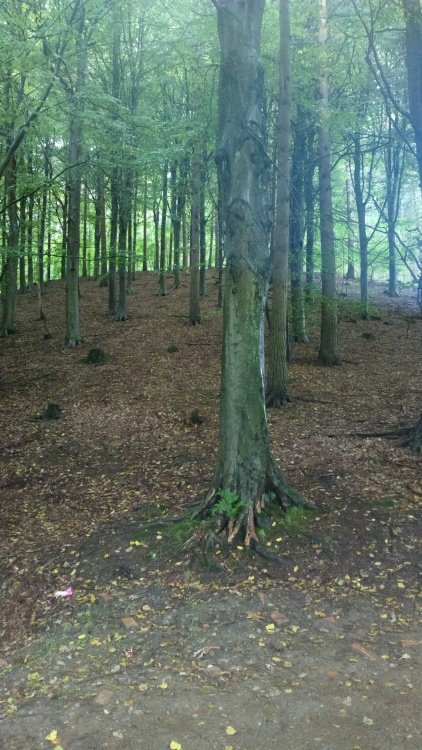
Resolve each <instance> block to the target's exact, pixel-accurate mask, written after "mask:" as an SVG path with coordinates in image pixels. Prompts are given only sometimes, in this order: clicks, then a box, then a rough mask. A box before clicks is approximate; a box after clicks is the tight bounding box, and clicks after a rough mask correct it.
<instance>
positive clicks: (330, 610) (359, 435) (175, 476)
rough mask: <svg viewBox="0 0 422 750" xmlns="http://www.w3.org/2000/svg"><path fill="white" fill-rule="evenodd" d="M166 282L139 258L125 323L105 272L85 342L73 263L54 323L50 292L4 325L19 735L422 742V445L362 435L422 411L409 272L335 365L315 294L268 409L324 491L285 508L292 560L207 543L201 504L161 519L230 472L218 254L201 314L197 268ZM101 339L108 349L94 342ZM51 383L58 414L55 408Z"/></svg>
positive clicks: (2, 504) (293, 472)
mask: <svg viewBox="0 0 422 750" xmlns="http://www.w3.org/2000/svg"><path fill="white" fill-rule="evenodd" d="M156 291H157V285H156V278H155V277H154V276H153V275H152V274H150V275H146V276H145V275H139V276H138V277H137V279H136V282H135V284H134V293H133V295H131V297H130V299H129V309H130V318H129V320H128V321H127V322H126V323H115V322H114V321H112V320H110V319H109V317H108V316H107V315H106V312H105V310H106V290H104V289H100V288H99V287H98V285H97V284H96V283H94V282H92V281H84V282H83V283H82V285H81V292H82V298H81V308H82V317H83V324H82V325H83V332H84V337H85V340H84V344H83V345H82V346H81V347H79V348H78V349H76V350H72V351H68V350H63V349H62V348H61V340H62V338H63V331H64V322H63V308H64V290H63V286H62V284H61V283H59V282H58V283H53V284H51V285H50V287H49V288H48V290H47V292H46V294H45V296H44V298H43V305H44V310H45V313H46V316H47V321H46V327H45V326H44V324H43V323H42V322H40V321H39V320H38V319H37V316H38V314H37V300H36V294H35V293H34V292H29V293H28V294H26V295H23V296H22V297H20V298H19V305H18V322H19V330H18V332H17V334H16V335H15V336H11V337H9V338H8V339H6V340H2V341H1V343H0V371H1V378H0V399H1V435H0V498H1V501H0V521H1V529H0V543H1V550H2V555H1V559H0V575H1V579H0V595H1V608H0V634H1V639H2V643H1V645H2V652H1V655H0V747H1V748H5V750H21V749H24V750H38V749H41V748H52V747H55V748H56V750H60V748H62V749H63V750H97V749H98V750H99V749H100V748H109V749H110V750H117V749H119V748H122V750H123V749H124V750H128V749H129V750H130V749H132V748H133V749H134V750H135V748H136V750H138V749H139V748H142V750H165V749H166V748H170V747H173V748H174V749H175V750H177V748H178V747H179V746H181V747H182V750H208V748H211V749H212V750H214V749H215V750H227V748H233V750H256V748H262V750H279V749H280V748H283V750H311V749H312V750H314V748H316V749H318V748H321V750H380V749H381V748H382V749H383V750H401V749H402V748H406V749H408V750H420V747H421V746H422V720H421V716H420V714H421V711H420V708H421V702H420V695H421V690H422V650H421V647H422V632H421V627H420V625H421V619H420V614H421V601H422V600H421V586H420V583H421V573H422V563H421V556H420V538H421V529H422V459H421V457H420V456H416V455H413V454H411V453H410V452H409V451H407V450H405V449H404V448H402V447H400V443H399V441H398V440H391V439H388V438H384V437H376V438H369V437H364V436H363V434H365V433H373V432H374V433H375V432H382V431H385V430H388V429H390V428H391V429H393V428H395V427H396V426H397V425H408V424H410V423H412V422H415V421H416V419H417V417H418V416H419V414H420V410H421V406H422V385H421V383H422V380H421V367H422V366H421V362H422V320H421V319H420V317H418V314H417V309H416V305H415V302H414V299H413V298H412V295H411V294H410V293H407V294H406V295H403V296H401V297H400V298H399V299H395V300H388V299H387V298H386V297H385V296H384V295H383V294H382V289H381V288H378V287H374V288H373V289H372V293H373V296H374V300H375V303H376V305H377V307H378V313H377V312H376V311H375V310H373V311H372V312H373V313H374V317H373V319H371V320H362V319H361V318H360V317H359V312H360V310H359V305H358V304H357V303H356V302H355V301H354V300H353V299H352V298H351V297H347V298H346V299H343V300H342V302H341V310H340V314H341V326H340V327H341V349H342V357H343V364H342V366H341V367H337V368H333V369H327V368H320V367H317V366H316V365H315V359H316V352H317V345H318V335H317V315H316V313H315V312H314V311H312V310H311V311H310V316H309V317H310V344H308V345H296V346H295V349H294V353H293V361H292V363H291V367H290V372H291V393H292V395H293V396H294V397H295V399H294V401H293V402H292V403H291V404H290V405H289V406H288V407H287V408H285V409H284V410H283V411H280V412H279V411H271V412H270V414H269V421H270V430H271V436H272V444H273V452H274V455H275V457H276V458H277V460H278V461H279V462H280V466H281V467H282V469H283V471H284V472H285V475H286V477H287V478H288V480H289V481H290V482H291V483H292V484H294V485H295V486H296V487H297V488H298V489H299V490H300V491H301V492H302V493H303V494H304V495H305V496H306V497H309V498H310V499H311V500H313V501H314V502H315V503H316V505H317V506H318V509H319V510H318V512H317V513H316V514H312V515H310V516H309V517H308V516H304V515H303V514H301V513H292V514H289V515H288V516H287V517H284V516H283V514H282V513H280V512H278V511H276V510H274V512H273V513H272V514H271V516H269V517H268V518H267V520H266V523H265V524H264V526H265V528H263V530H262V546H263V548H266V549H267V550H268V554H269V555H271V554H273V553H275V554H276V555H277V558H278V559H277V560H273V559H269V558H268V559H267V558H262V557H258V556H256V555H252V554H251V553H250V552H249V551H247V550H245V549H243V548H242V547H240V548H236V549H235V550H233V551H232V552H231V553H230V554H229V555H226V554H225V553H224V550H221V551H220V554H216V556H215V560H214V561H212V562H211V563H210V564H209V565H204V564H203V561H201V559H199V557H198V555H197V554H195V550H196V549H197V547H198V540H197V539H196V537H195V533H196V532H195V530H194V528H193V527H192V526H190V525H189V524H188V523H185V524H173V525H170V526H166V525H162V526H160V525H153V524H151V523H150V522H151V520H152V519H154V518H157V517H159V516H163V517H164V516H166V515H169V514H172V515H173V514H175V513H179V512H180V511H181V510H183V509H185V508H187V507H188V505H189V503H190V502H192V500H194V499H195V498H196V497H197V496H198V495H201V493H204V492H205V491H206V489H207V487H208V486H209V483H210V481H211V477H212V472H213V466H214V461H215V454H216V449H217V428H218V391H219V354H220V340H221V321H222V314H221V311H220V310H217V309H216V307H215V302H216V287H215V284H214V280H213V278H212V275H211V274H210V276H209V278H208V292H209V294H208V296H207V297H206V299H205V300H204V303H203V322H202V324H201V326H199V327H195V328H192V327H189V326H188V325H186V324H185V319H186V310H187V304H188V303H187V294H188V281H187V280H186V279H184V282H183V284H182V288H181V289H179V290H177V291H176V290H173V289H171V288H170V286H169V292H170V293H169V295H168V296H167V297H164V298H163V297H158V296H156ZM350 291H351V293H353V289H352V290H350ZM46 333H48V334H50V335H51V338H44V336H45V334H46ZM96 347H101V348H102V349H104V351H105V352H106V353H107V355H108V361H107V362H106V364H104V365H101V366H93V365H90V364H87V363H86V362H84V359H85V358H86V356H87V354H88V352H89V350H90V349H92V348H96ZM49 403H56V404H59V405H60V407H61V410H62V411H61V417H60V419H57V420H51V421H49V420H40V419H37V417H39V416H40V415H41V414H42V413H43V412H44V411H45V409H46V408H47V405H48V404H49ZM195 409H197V410H198V411H199V412H200V414H201V416H203V418H204V421H203V423H202V424H200V425H192V424H190V421H189V416H190V414H191V413H192V411H193V410H195ZM217 552H218V550H217ZM69 585H71V586H72V588H73V595H72V596H71V597H69V598H59V599H56V598H55V597H54V592H55V591H56V590H62V589H66V588H67V587H68V586H69ZM172 743H173V744H172Z"/></svg>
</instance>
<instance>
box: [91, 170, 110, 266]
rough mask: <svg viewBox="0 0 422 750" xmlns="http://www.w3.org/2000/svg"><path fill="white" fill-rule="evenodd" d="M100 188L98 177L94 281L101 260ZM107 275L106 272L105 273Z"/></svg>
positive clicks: (98, 178) (98, 177)
mask: <svg viewBox="0 0 422 750" xmlns="http://www.w3.org/2000/svg"><path fill="white" fill-rule="evenodd" d="M101 208H102V207H101V186H100V175H99V174H98V176H97V186H96V193H95V224H94V279H98V276H99V275H100V258H101ZM106 273H107V271H106Z"/></svg>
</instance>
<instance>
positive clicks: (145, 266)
mask: <svg viewBox="0 0 422 750" xmlns="http://www.w3.org/2000/svg"><path fill="white" fill-rule="evenodd" d="M142 218H143V227H142V229H143V242H142V271H143V272H144V273H146V272H147V271H148V235H147V218H148V178H147V176H146V175H145V181H144V207H143V217H142Z"/></svg>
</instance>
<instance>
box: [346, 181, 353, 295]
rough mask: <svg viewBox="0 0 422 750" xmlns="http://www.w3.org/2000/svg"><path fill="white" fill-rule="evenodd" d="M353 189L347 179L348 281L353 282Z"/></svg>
mask: <svg viewBox="0 0 422 750" xmlns="http://www.w3.org/2000/svg"><path fill="white" fill-rule="evenodd" d="M351 193H352V188H351V185H350V180H349V179H348V178H346V223H347V271H346V279H347V280H348V281H353V279H354V278H355V263H354V257H355V234H354V231H353V213H352V200H351Z"/></svg>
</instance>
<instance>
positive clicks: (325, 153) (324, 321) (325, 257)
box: [318, 0, 340, 365]
mask: <svg viewBox="0 0 422 750" xmlns="http://www.w3.org/2000/svg"><path fill="white" fill-rule="evenodd" d="M319 3H320V7H321V17H320V30H319V39H320V43H321V47H322V53H323V54H324V48H325V45H326V43H327V39H328V27H327V23H328V21H327V0H319ZM319 90H320V97H321V119H320V123H319V128H318V140H319V162H318V167H319V211H320V225H321V228H320V231H321V256H322V273H321V277H322V315H321V340H320V347H319V355H318V359H319V361H320V363H321V364H323V365H338V364H339V362H340V355H339V349H338V331H337V303H336V256H335V247H334V225H333V199H332V187H331V140H330V131H329V125H328V121H327V118H328V97H329V90H328V73H327V70H326V66H325V61H323V65H322V70H321V75H320V81H319Z"/></svg>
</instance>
